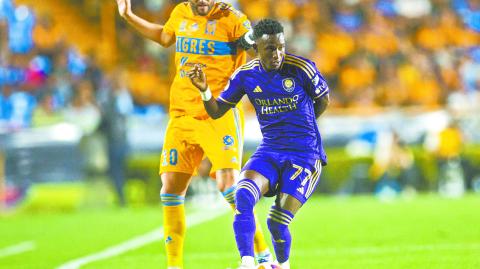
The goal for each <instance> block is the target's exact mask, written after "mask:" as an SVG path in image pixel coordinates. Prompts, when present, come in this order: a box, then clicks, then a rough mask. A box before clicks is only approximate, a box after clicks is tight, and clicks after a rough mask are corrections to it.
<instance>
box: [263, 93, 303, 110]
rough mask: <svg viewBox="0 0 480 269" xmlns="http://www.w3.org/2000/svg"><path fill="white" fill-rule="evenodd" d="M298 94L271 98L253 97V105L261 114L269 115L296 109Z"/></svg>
mask: <svg viewBox="0 0 480 269" xmlns="http://www.w3.org/2000/svg"><path fill="white" fill-rule="evenodd" d="M298 99H299V96H298V94H297V95H294V96H292V97H284V98H273V99H261V98H255V99H254V102H255V105H256V106H258V108H259V109H258V112H259V113H260V114H263V115H271V114H277V113H282V112H288V111H294V110H297V108H298V107H297V103H298Z"/></svg>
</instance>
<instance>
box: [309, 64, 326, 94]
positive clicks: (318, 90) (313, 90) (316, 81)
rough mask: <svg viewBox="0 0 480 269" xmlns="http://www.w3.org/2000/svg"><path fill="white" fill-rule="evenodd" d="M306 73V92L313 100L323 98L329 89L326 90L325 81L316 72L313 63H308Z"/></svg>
mask: <svg viewBox="0 0 480 269" xmlns="http://www.w3.org/2000/svg"><path fill="white" fill-rule="evenodd" d="M308 67H309V68H308V69H309V70H308V71H309V72H307V74H306V76H305V79H306V83H305V84H306V90H307V92H308V94H309V95H310V96H311V97H312V99H313V100H315V99H318V98H320V97H323V96H324V95H326V94H328V93H329V91H330V89H329V88H328V84H327V81H326V80H325V78H324V77H323V76H322V74H320V71H318V69H317V66H316V65H315V63H313V62H311V61H308Z"/></svg>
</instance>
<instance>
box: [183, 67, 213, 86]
mask: <svg viewBox="0 0 480 269" xmlns="http://www.w3.org/2000/svg"><path fill="white" fill-rule="evenodd" d="M202 68H203V67H202V65H201V64H195V65H194V66H193V68H192V70H190V71H188V72H187V76H188V77H189V78H190V81H191V82H192V84H193V85H194V86H195V87H197V88H198V89H199V90H200V91H202V92H204V91H206V90H207V88H208V85H207V76H205V73H204V72H203V69H202Z"/></svg>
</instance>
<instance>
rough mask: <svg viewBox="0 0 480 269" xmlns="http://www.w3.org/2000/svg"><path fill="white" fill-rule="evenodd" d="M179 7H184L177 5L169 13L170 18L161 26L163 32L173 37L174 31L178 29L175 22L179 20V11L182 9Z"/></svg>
mask: <svg viewBox="0 0 480 269" xmlns="http://www.w3.org/2000/svg"><path fill="white" fill-rule="evenodd" d="M181 5H184V4H183V3H181V4H178V5H177V6H176V7H175V8H174V9H173V10H172V13H170V17H169V18H168V20H167V22H166V23H165V25H164V26H163V31H165V32H167V33H169V34H172V35H174V34H175V30H176V29H177V28H178V26H177V25H176V24H177V21H178V18H179V15H180V13H181V11H180V9H181V8H182V6H181Z"/></svg>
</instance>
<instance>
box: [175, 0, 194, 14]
mask: <svg viewBox="0 0 480 269" xmlns="http://www.w3.org/2000/svg"><path fill="white" fill-rule="evenodd" d="M189 8H190V3H189V2H188V1H184V2H180V3H178V4H177V5H176V6H175V7H174V8H173V10H172V12H171V15H182V14H186V12H187V11H188V9H189Z"/></svg>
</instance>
